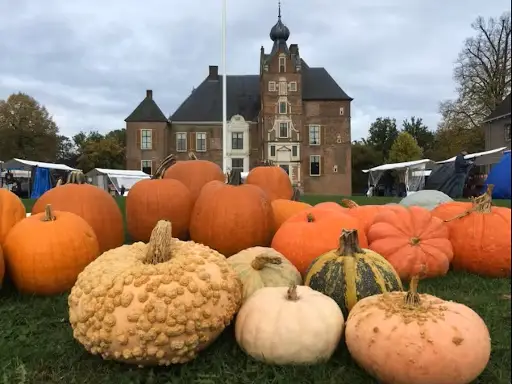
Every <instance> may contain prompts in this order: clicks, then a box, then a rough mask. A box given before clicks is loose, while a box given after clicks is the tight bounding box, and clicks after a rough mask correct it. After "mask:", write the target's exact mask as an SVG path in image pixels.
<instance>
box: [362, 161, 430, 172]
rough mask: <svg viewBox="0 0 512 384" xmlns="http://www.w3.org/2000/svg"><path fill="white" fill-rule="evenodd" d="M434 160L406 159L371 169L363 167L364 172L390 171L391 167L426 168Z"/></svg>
mask: <svg viewBox="0 0 512 384" xmlns="http://www.w3.org/2000/svg"><path fill="white" fill-rule="evenodd" d="M432 162H433V161H432V160H430V159H421V160H413V161H404V162H402V163H391V164H383V165H379V166H377V167H373V168H370V169H363V172H364V173H368V172H374V171H389V170H391V169H406V168H424V167H425V165H426V164H427V163H432Z"/></svg>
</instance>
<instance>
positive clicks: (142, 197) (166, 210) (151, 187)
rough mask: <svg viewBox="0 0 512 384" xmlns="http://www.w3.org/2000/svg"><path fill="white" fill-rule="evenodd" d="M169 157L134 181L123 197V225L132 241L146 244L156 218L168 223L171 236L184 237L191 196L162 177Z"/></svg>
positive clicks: (186, 230) (180, 186)
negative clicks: (170, 228) (124, 213)
mask: <svg viewBox="0 0 512 384" xmlns="http://www.w3.org/2000/svg"><path fill="white" fill-rule="evenodd" d="M171 161H172V159H166V160H164V162H163V163H162V164H161V165H160V167H159V168H158V169H157V170H156V171H155V173H154V175H153V177H152V178H151V179H146V180H141V181H139V182H137V183H136V184H134V186H133V187H132V188H131V189H130V192H129V193H128V197H127V198H126V226H127V228H128V233H129V234H130V237H131V238H132V240H133V241H143V242H145V243H147V242H148V241H149V238H150V236H151V232H152V230H153V228H154V227H155V226H156V223H158V221H159V220H167V221H170V222H172V236H173V237H175V238H178V239H181V240H186V239H187V238H188V226H189V223H190V215H191V213H192V206H193V201H192V196H191V195H190V191H189V190H188V188H187V187H185V185H184V184H183V183H182V182H181V181H178V180H175V179H162V176H163V173H164V172H165V170H166V169H167V166H168V165H169V162H171Z"/></svg>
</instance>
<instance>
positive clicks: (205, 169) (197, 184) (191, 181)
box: [164, 152, 226, 224]
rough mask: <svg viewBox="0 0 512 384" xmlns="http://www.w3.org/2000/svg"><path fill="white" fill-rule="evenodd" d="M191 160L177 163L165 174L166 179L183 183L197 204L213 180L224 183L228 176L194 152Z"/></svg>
mask: <svg viewBox="0 0 512 384" xmlns="http://www.w3.org/2000/svg"><path fill="white" fill-rule="evenodd" d="M189 158H190V160H185V161H177V162H176V163H175V164H173V165H172V166H171V167H169V168H168V169H167V170H166V171H165V173H164V179H175V180H178V181H181V182H182V183H183V184H184V185H185V187H187V188H188V190H189V191H190V196H191V198H192V201H193V202H195V201H196V200H197V198H198V197H199V194H200V193H201V189H202V188H203V187H204V186H205V185H206V184H207V183H209V182H210V181H213V180H217V181H222V182H224V181H225V179H226V176H225V175H224V173H223V172H222V169H221V168H220V167H219V166H218V165H217V164H215V163H213V162H211V161H207V160H198V159H197V157H196V156H195V155H194V153H192V152H191V153H190V154H189ZM173 224H174V222H173Z"/></svg>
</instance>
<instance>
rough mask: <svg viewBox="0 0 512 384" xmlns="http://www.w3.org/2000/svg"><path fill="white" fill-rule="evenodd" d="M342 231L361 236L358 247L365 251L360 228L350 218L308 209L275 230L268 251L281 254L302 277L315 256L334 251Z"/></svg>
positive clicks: (359, 225) (366, 244)
mask: <svg viewBox="0 0 512 384" xmlns="http://www.w3.org/2000/svg"><path fill="white" fill-rule="evenodd" d="M343 229H357V230H358V231H359V232H361V235H360V236H359V244H360V245H361V247H363V248H367V247H368V242H367V240H366V235H364V233H363V232H362V231H361V224H360V223H359V222H358V221H357V220H356V219H354V218H353V217H351V216H348V215H345V214H344V213H340V212H334V211H330V210H326V209H323V208H315V207H313V208H309V209H306V210H305V211H302V212H299V213H297V214H296V215H294V216H292V217H290V218H289V219H288V220H287V221H286V222H285V223H284V224H283V225H281V227H280V228H279V229H278V230H277V232H276V234H275V235H274V238H273V240H272V248H274V249H275V250H276V251H278V252H280V253H282V254H283V255H284V256H285V257H286V258H287V259H288V260H290V262H291V263H292V264H293V265H295V267H296V268H297V269H298V270H299V271H300V273H302V274H303V275H304V274H305V273H306V271H307V268H308V266H309V265H310V264H311V262H312V261H313V260H314V259H315V258H317V257H318V256H320V255H322V254H324V253H326V252H328V251H330V250H332V249H335V248H336V247H338V243H339V236H340V233H341V231H342V230H343Z"/></svg>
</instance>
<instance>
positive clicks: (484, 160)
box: [437, 147, 507, 165]
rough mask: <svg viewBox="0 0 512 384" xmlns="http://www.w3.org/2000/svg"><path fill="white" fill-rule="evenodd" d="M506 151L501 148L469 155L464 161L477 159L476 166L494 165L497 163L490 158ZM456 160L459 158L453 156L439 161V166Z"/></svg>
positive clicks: (504, 148)
mask: <svg viewBox="0 0 512 384" xmlns="http://www.w3.org/2000/svg"><path fill="white" fill-rule="evenodd" d="M506 149H507V147H501V148H496V149H491V150H489V151H484V152H475V153H469V154H467V155H466V156H464V159H466V160H473V159H475V165H488V164H493V163H495V162H496V161H495V160H494V159H493V156H490V155H496V154H498V153H500V152H503V151H504V150H506ZM456 158H457V156H453V157H450V158H449V159H446V160H443V161H438V162H437V164H446V163H451V162H454V161H455V159H456Z"/></svg>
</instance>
